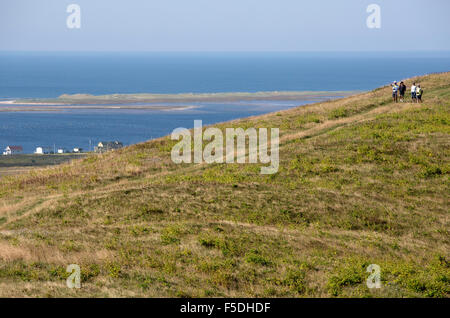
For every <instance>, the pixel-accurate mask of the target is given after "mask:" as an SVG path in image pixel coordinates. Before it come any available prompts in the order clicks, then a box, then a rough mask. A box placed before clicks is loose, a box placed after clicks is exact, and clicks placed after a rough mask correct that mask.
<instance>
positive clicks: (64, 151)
mask: <svg viewBox="0 0 450 318" xmlns="http://www.w3.org/2000/svg"><path fill="white" fill-rule="evenodd" d="M66 152H67V150H66V149H64V148H59V149H58V153H59V154H62V153H66Z"/></svg>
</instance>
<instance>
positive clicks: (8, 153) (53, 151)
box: [3, 141, 123, 156]
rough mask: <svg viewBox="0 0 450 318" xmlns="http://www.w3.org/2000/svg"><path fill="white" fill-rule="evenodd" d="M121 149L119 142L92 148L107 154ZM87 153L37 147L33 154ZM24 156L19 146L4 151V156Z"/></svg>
mask: <svg viewBox="0 0 450 318" xmlns="http://www.w3.org/2000/svg"><path fill="white" fill-rule="evenodd" d="M120 148H123V143H122V142H120V141H100V142H99V143H98V144H97V146H95V147H94V152H95V153H104V152H108V151H110V150H115V149H120ZM86 152H89V151H84V149H83V148H80V147H75V148H73V149H72V150H68V149H66V148H60V147H58V148H57V147H56V146H53V147H44V146H39V147H36V150H35V151H34V154H36V155H50V154H65V153H74V154H79V153H86ZM21 154H24V152H23V147H22V146H20V145H10V146H7V147H6V148H5V149H4V151H3V155H4V156H13V155H21Z"/></svg>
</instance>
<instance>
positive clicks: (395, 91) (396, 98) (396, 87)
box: [391, 82, 398, 103]
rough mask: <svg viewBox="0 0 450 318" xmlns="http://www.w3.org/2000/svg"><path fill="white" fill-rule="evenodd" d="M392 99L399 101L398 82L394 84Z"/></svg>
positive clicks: (395, 101)
mask: <svg viewBox="0 0 450 318" xmlns="http://www.w3.org/2000/svg"><path fill="white" fill-rule="evenodd" d="M391 86H392V100H393V101H394V103H397V102H398V85H397V82H394V83H393V84H392V85H391Z"/></svg>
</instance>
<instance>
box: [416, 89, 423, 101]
mask: <svg viewBox="0 0 450 318" xmlns="http://www.w3.org/2000/svg"><path fill="white" fill-rule="evenodd" d="M422 95H423V89H422V88H421V87H420V84H419V85H417V90H416V97H417V102H418V103H421V102H422Z"/></svg>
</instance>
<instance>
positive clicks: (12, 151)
mask: <svg viewBox="0 0 450 318" xmlns="http://www.w3.org/2000/svg"><path fill="white" fill-rule="evenodd" d="M22 152H23V148H22V147H21V146H8V147H6V148H5V151H3V155H5V156H10V155H17V154H20V153H22Z"/></svg>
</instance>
